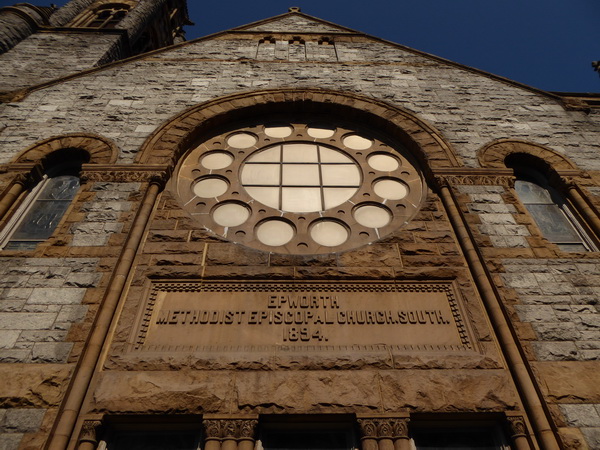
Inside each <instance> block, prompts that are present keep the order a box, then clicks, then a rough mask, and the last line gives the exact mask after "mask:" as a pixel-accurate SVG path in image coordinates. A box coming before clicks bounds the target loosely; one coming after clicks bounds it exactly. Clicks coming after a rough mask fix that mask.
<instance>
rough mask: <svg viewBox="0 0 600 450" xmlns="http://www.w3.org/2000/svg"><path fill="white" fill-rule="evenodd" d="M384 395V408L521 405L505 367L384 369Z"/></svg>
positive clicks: (446, 409) (432, 409) (490, 408)
mask: <svg viewBox="0 0 600 450" xmlns="http://www.w3.org/2000/svg"><path fill="white" fill-rule="evenodd" d="M380 374H381V381H380V386H381V396H382V402H383V409H384V410H385V411H398V410H399V409H402V408H408V409H410V410H412V411H419V412H458V411H465V412H467V411H468V412H473V411H506V410H514V409H517V407H518V399H517V395H516V393H515V391H514V389H513V385H512V382H511V380H510V377H509V375H508V373H507V372H506V371H503V370H486V371H482V370H476V371H475V370H472V371H466V370H428V371H409V370H404V371H385V372H380Z"/></svg>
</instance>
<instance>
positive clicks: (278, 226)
mask: <svg viewBox="0 0 600 450" xmlns="http://www.w3.org/2000/svg"><path fill="white" fill-rule="evenodd" d="M294 234H295V231H294V227H293V226H291V225H290V224H289V223H287V222H284V221H283V220H277V219H272V220H267V221H265V222H262V223H260V224H259V225H258V226H257V227H256V237H257V238H258V240H259V241H260V242H262V243H263V244H265V245H268V246H270V247H277V246H278V245H285V244H287V243H288V242H290V241H291V240H292V238H293V237H294Z"/></svg>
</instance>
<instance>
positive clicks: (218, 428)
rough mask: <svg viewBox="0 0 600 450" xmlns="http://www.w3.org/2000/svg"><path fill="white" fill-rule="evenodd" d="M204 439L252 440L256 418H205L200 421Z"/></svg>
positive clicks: (256, 422)
mask: <svg viewBox="0 0 600 450" xmlns="http://www.w3.org/2000/svg"><path fill="white" fill-rule="evenodd" d="M202 425H203V427H204V434H205V436H206V438H205V439H206V440H222V439H236V440H254V436H255V434H256V426H257V425H258V420H256V419H205V420H203V422H202Z"/></svg>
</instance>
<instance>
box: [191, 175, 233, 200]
mask: <svg viewBox="0 0 600 450" xmlns="http://www.w3.org/2000/svg"><path fill="white" fill-rule="evenodd" d="M228 188H229V185H228V184H227V182H226V181H225V180H223V179H221V178H217V177H210V178H203V179H202V180H200V181H198V182H197V183H196V184H195V185H194V194H196V195H197V196H198V197H202V198H213V197H218V196H219V195H223V194H224V193H225V192H227V189H228Z"/></svg>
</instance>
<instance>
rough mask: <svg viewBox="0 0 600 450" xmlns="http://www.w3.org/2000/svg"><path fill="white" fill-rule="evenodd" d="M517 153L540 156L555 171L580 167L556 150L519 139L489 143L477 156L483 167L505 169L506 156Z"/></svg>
mask: <svg viewBox="0 0 600 450" xmlns="http://www.w3.org/2000/svg"><path fill="white" fill-rule="evenodd" d="M516 154H524V155H529V156H533V157H535V158H538V159H539V160H541V161H543V162H544V163H545V164H547V165H548V167H549V168H552V169H553V170H555V171H560V170H577V169H578V168H577V166H576V165H575V164H574V163H572V162H571V161H570V160H569V159H568V158H566V157H565V156H563V155H561V154H560V153H558V152H556V151H555V150H552V149H550V148H548V147H546V146H544V145H540V144H534V143H532V142H527V141H522V140H517V139H502V140H498V141H494V142H492V143H490V144H487V145H486V146H484V147H483V148H481V149H480V150H479V152H478V155H477V158H478V160H479V164H480V165H481V167H489V168H498V169H505V168H506V163H505V161H506V158H507V157H509V156H510V155H516Z"/></svg>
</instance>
